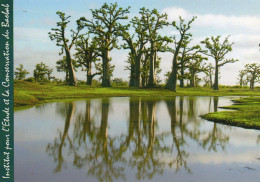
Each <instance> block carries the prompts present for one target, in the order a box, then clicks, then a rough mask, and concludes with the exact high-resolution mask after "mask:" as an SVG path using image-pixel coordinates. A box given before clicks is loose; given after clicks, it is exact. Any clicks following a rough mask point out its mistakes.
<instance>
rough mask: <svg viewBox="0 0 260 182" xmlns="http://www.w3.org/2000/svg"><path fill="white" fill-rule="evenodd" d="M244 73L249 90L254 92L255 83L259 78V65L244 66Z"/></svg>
mask: <svg viewBox="0 0 260 182" xmlns="http://www.w3.org/2000/svg"><path fill="white" fill-rule="evenodd" d="M245 71H246V73H247V76H248V80H249V83H250V89H252V90H254V88H255V82H256V80H257V79H259V78H260V65H259V64H257V63H251V64H246V65H245Z"/></svg>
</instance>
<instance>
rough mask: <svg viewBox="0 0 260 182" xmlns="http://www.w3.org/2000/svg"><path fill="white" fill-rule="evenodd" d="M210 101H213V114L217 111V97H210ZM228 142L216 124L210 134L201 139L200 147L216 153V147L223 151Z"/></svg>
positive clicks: (227, 138)
mask: <svg viewBox="0 0 260 182" xmlns="http://www.w3.org/2000/svg"><path fill="white" fill-rule="evenodd" d="M211 100H213V110H214V112H217V110H218V100H219V97H213V98H212V97H211V98H210V103H211ZM228 141H229V136H227V135H225V134H224V133H223V132H222V131H221V129H220V128H219V127H218V125H217V123H214V124H213V128H212V131H211V132H208V133H207V136H206V137H204V138H203V140H202V144H201V145H202V146H203V148H207V149H208V150H209V151H211V150H213V151H216V152H217V148H218V146H220V147H221V148H222V150H225V146H226V144H227V143H228Z"/></svg>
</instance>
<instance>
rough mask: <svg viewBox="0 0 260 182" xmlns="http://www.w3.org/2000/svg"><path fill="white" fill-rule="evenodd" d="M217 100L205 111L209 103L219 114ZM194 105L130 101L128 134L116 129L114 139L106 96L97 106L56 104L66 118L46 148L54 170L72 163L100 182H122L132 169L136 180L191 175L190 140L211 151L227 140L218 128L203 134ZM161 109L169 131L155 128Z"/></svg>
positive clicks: (193, 100)
mask: <svg viewBox="0 0 260 182" xmlns="http://www.w3.org/2000/svg"><path fill="white" fill-rule="evenodd" d="M218 100H219V98H218V97H213V98H210V99H209V107H208V108H209V111H212V110H211V106H212V104H211V103H212V102H213V110H214V111H217V107H218ZM196 101H197V100H196V98H195V97H178V98H176V97H174V98H161V99H148V98H129V108H128V109H129V112H128V113H129V116H128V119H127V120H128V121H127V132H121V131H120V129H122V128H120V127H118V132H117V134H113V135H112V134H110V133H109V129H110V127H109V123H110V122H113V121H110V120H109V116H110V112H111V109H110V108H111V100H110V98H103V99H101V100H100V104H99V105H98V107H95V106H93V103H92V102H91V100H87V101H86V102H85V107H80V108H77V107H76V104H75V103H74V102H72V103H57V104H56V112H57V113H59V114H60V115H61V116H62V117H63V118H64V127H63V129H61V131H60V132H59V134H58V135H57V136H56V138H55V139H54V140H53V142H51V143H49V144H48V145H47V147H46V152H47V153H48V154H49V156H51V158H52V159H53V161H54V163H55V164H56V167H55V169H54V172H56V173H57V172H60V171H62V169H65V168H66V159H72V163H73V166H75V167H76V168H82V167H84V166H86V167H87V168H86V169H87V174H88V175H90V176H95V177H96V178H97V179H98V180H99V181H113V180H120V181H121V180H126V173H127V172H126V168H131V169H132V170H133V171H135V176H136V179H138V180H142V179H152V178H153V177H154V176H156V175H162V174H164V170H165V169H169V168H173V169H174V170H175V172H178V171H179V170H181V169H182V170H184V171H186V172H187V173H192V170H191V169H190V167H189V156H190V152H191V150H190V149H189V145H190V144H189V141H190V140H192V141H193V142H195V143H197V146H198V147H201V148H202V149H203V150H205V149H206V150H208V151H215V152H217V151H218V150H225V146H226V145H227V143H228V141H229V136H228V135H226V133H224V132H222V129H221V127H219V125H217V124H213V125H212V129H211V130H210V129H209V130H207V131H205V130H204V129H203V127H201V125H202V120H201V119H199V118H198V115H199V114H200V112H199V108H197V107H198V104H197V103H196ZM201 103H203V102H201ZM201 103H200V104H201ZM162 105H164V108H166V109H167V113H168V118H169V119H170V121H169V123H170V125H169V126H170V129H169V130H161V129H160V127H159V126H160V123H159V121H158V117H157V114H158V113H157V106H158V107H163V106H162ZM82 108H83V109H82ZM114 109H115V110H117V109H119V108H114ZM77 110H78V111H77ZM119 110H120V109H119ZM116 113H117V112H113V114H116ZM161 122H164V121H161ZM165 122H166V121H165ZM65 155H66V156H65Z"/></svg>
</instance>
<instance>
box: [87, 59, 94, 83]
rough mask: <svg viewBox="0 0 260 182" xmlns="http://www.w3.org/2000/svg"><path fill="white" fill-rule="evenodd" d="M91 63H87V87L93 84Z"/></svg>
mask: <svg viewBox="0 0 260 182" xmlns="http://www.w3.org/2000/svg"><path fill="white" fill-rule="evenodd" d="M91 72H92V71H91V62H89V61H88V63H87V85H91V84H92V78H93V76H92V74H91Z"/></svg>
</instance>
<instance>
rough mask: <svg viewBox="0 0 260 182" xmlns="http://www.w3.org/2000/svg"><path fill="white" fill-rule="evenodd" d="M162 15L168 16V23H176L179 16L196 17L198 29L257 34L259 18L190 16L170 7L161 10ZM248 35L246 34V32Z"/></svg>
mask: <svg viewBox="0 0 260 182" xmlns="http://www.w3.org/2000/svg"><path fill="white" fill-rule="evenodd" d="M162 12H163V13H167V14H168V20H169V21H174V20H175V21H178V19H179V16H181V17H182V18H184V19H185V20H189V19H191V18H192V17H193V16H197V19H196V20H195V22H194V26H198V27H212V28H219V29H227V30H233V31H245V30H246V31H250V32H255V33H257V32H259V30H260V17H258V16H227V15H222V14H198V13H196V14H192V13H190V12H189V11H187V10H185V9H183V8H180V7H176V6H174V7H170V8H165V9H163V10H162ZM247 33H248V32H247Z"/></svg>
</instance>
